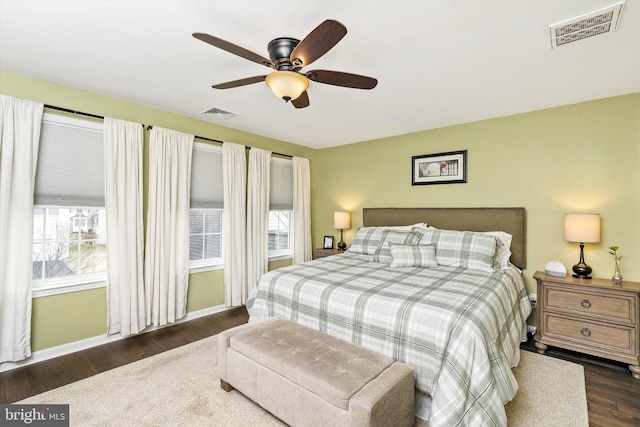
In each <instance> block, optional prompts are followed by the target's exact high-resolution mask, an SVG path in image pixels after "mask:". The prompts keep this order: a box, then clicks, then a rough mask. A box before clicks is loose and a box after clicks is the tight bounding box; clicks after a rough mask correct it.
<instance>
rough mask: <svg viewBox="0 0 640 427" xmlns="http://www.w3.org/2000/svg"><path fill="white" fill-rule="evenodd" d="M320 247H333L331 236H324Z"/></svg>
mask: <svg viewBox="0 0 640 427" xmlns="http://www.w3.org/2000/svg"><path fill="white" fill-rule="evenodd" d="M322 249H333V236H324V245H322Z"/></svg>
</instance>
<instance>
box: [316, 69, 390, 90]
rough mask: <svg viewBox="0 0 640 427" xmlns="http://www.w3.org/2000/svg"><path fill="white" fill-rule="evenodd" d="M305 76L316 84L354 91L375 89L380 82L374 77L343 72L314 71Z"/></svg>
mask: <svg viewBox="0 0 640 427" xmlns="http://www.w3.org/2000/svg"><path fill="white" fill-rule="evenodd" d="M305 75H306V76H307V78H308V79H309V80H313V81H314V82H318V83H325V84H328V85H334V86H342V87H350V88H354V89H373V88H374V87H376V85H377V84H378V80H377V79H374V78H373V77H367V76H361V75H359V74H351V73H343V72H341V71H330V70H313V71H309V72H308V73H306V74H305Z"/></svg>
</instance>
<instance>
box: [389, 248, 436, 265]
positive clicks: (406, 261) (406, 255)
mask: <svg viewBox="0 0 640 427" xmlns="http://www.w3.org/2000/svg"><path fill="white" fill-rule="evenodd" d="M389 248H391V258H393V260H392V261H391V267H426V268H430V267H437V266H438V261H436V245H434V244H429V245H413V246H408V245H400V244H397V243H389Z"/></svg>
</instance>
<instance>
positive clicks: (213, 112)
mask: <svg viewBox="0 0 640 427" xmlns="http://www.w3.org/2000/svg"><path fill="white" fill-rule="evenodd" d="M202 114H204V115H207V116H210V117H213V118H216V119H219V120H229V119H232V118H234V117H236V116H237V114H235V113H231V112H229V111H225V110H221V109H220V108H216V107H211V108H209V109H208V110H207V111H203V112H202Z"/></svg>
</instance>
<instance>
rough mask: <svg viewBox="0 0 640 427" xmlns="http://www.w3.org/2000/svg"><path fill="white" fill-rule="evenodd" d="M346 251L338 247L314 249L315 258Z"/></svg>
mask: <svg viewBox="0 0 640 427" xmlns="http://www.w3.org/2000/svg"><path fill="white" fill-rule="evenodd" d="M343 253H344V251H339V250H337V249H314V250H313V259H318V258H324V257H328V256H331V255H337V254H343Z"/></svg>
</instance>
